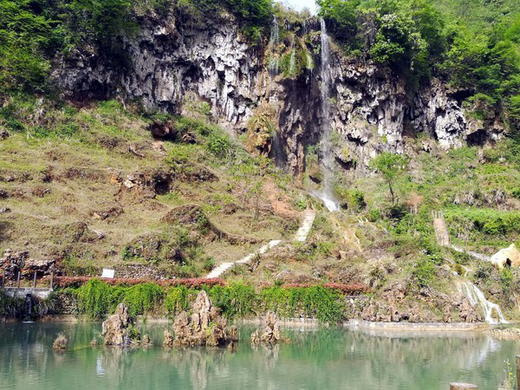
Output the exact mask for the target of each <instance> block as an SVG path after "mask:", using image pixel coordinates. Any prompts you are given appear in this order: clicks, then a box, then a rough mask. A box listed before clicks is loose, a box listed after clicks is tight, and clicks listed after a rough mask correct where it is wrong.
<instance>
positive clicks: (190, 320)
mask: <svg viewBox="0 0 520 390" xmlns="http://www.w3.org/2000/svg"><path fill="white" fill-rule="evenodd" d="M192 310H193V312H192V314H191V315H190V316H188V314H187V313H186V312H182V313H180V314H179V315H178V316H177V317H176V318H175V322H174V324H173V330H174V332H175V340H174V344H175V345H176V346H189V347H195V346H209V347H218V346H224V345H228V344H230V343H232V342H233V343H235V342H237V341H238V330H237V328H236V327H235V326H230V327H228V326H227V321H226V320H225V319H224V318H222V316H221V315H220V310H219V309H218V308H217V307H215V306H213V304H212V302H211V300H210V299H209V297H208V294H207V293H206V292H205V291H201V292H200V293H199V295H197V299H196V300H195V302H194V304H193V305H192ZM168 333H169V332H168ZM165 342H166V332H165Z"/></svg>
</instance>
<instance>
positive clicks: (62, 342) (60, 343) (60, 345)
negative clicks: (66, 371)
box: [52, 333, 69, 351]
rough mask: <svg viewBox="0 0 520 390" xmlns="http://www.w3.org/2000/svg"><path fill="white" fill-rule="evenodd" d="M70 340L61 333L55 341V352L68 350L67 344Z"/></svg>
mask: <svg viewBox="0 0 520 390" xmlns="http://www.w3.org/2000/svg"><path fill="white" fill-rule="evenodd" d="M68 342H69V340H67V338H66V337H65V335H64V334H63V333H60V334H59V335H58V337H57V338H56V340H54V343H53V344H52V349H54V350H55V351H63V350H65V348H67V343H68Z"/></svg>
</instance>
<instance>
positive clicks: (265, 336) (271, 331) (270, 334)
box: [260, 312, 281, 344]
mask: <svg viewBox="0 0 520 390" xmlns="http://www.w3.org/2000/svg"><path fill="white" fill-rule="evenodd" d="M265 322H266V325H265V328H264V333H262V337H261V338H260V341H261V342H262V343H268V344H276V343H278V341H280V338H281V335H280V327H279V326H278V317H277V316H276V314H275V313H272V312H268V313H267V316H266V318H265Z"/></svg>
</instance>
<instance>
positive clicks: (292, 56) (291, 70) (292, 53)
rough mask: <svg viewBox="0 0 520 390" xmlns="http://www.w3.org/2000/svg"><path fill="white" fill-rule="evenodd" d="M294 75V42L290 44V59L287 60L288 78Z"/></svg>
mask: <svg viewBox="0 0 520 390" xmlns="http://www.w3.org/2000/svg"><path fill="white" fill-rule="evenodd" d="M295 73H296V50H295V49H294V41H292V42H291V58H290V60H289V76H293V75H294V74H295Z"/></svg>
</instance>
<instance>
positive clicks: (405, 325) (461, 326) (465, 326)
mask: <svg viewBox="0 0 520 390" xmlns="http://www.w3.org/2000/svg"><path fill="white" fill-rule="evenodd" d="M343 326H344V327H346V328H352V329H365V330H383V331H418V332H419V331H420V332H449V331H482V330H486V329H489V325H487V324H485V323H482V322H473V323H467V322H455V323H444V322H422V323H421V322H418V323H416V322H414V323H411V322H370V321H364V320H356V319H351V320H349V321H347V322H345V323H344V324H343Z"/></svg>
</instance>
